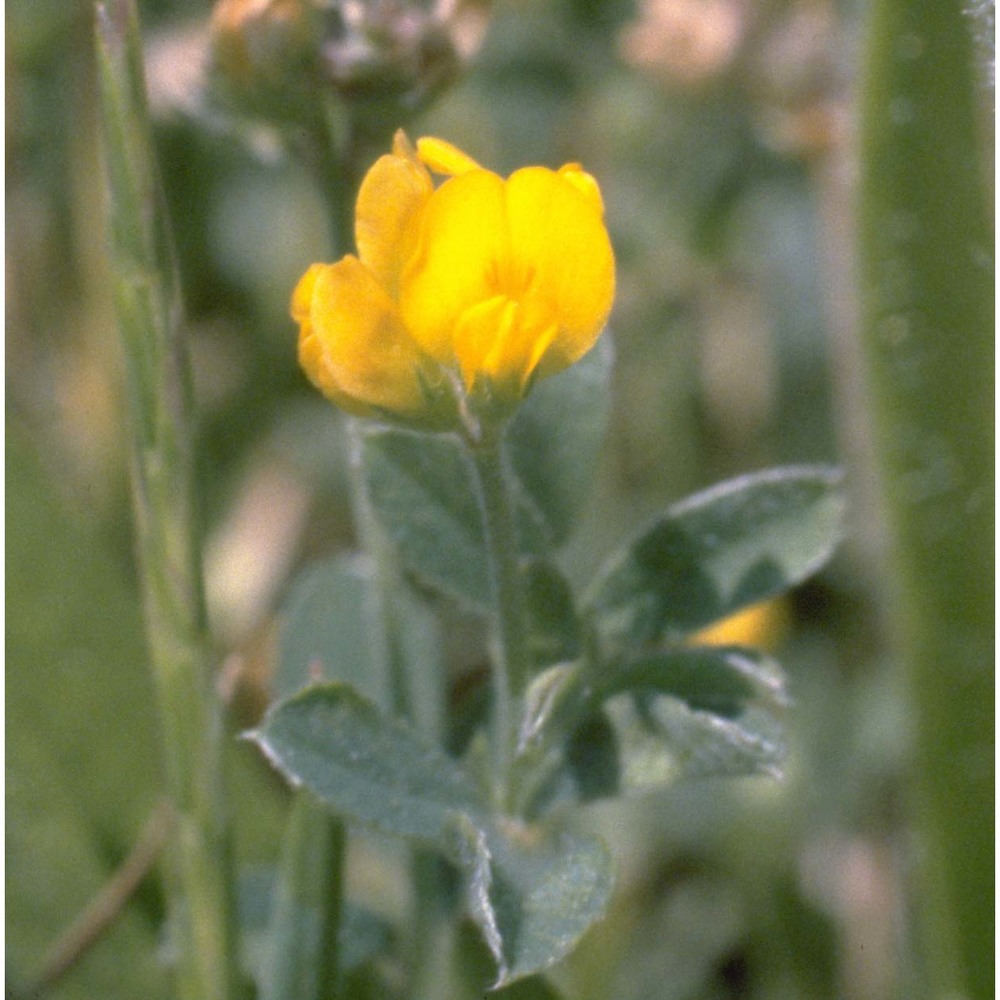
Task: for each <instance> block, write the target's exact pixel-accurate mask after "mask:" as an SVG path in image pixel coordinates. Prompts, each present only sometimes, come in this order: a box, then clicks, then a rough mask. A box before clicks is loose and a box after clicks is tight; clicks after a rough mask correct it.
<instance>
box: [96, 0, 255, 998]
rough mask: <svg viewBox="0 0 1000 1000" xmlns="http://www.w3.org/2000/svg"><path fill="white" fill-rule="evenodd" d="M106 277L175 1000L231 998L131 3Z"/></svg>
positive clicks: (104, 117)
mask: <svg viewBox="0 0 1000 1000" xmlns="http://www.w3.org/2000/svg"><path fill="white" fill-rule="evenodd" d="M96 36H97V37H96V41H97V66H98V73H99V84H100V100H101V125H102V130H103V134H104V153H105V163H106V170H107V177H108V188H109V217H110V228H111V234H112V251H113V258H114V260H113V264H114V266H113V277H114V284H115V301H116V306H117V311H118V321H119V330H120V335H121V344H122V351H123V356H124V372H125V384H126V395H127V402H128V415H127V416H128V422H129V438H130V449H131V456H130V457H131V470H132V486H133V498H134V509H135V518H136V535H137V539H136V540H137V548H138V556H139V563H140V570H141V577H142V588H143V599H144V605H145V612H146V627H147V635H148V640H149V646H150V653H151V659H152V665H153V673H154V678H155V681H156V686H157V695H158V701H159V708H160V719H161V730H162V739H163V745H164V751H165V758H166V766H167V779H168V785H169V790H170V794H171V797H172V799H173V801H174V805H175V807H176V809H177V815H178V824H177V831H178V833H177V839H176V843H175V845H174V853H173V856H172V865H171V869H170V879H169V882H168V889H169V890H170V896H171V899H170V904H171V906H170V910H171V920H172V927H171V931H172V935H173V938H174V941H173V944H174V947H175V951H176V955H177V960H176V972H177V985H178V991H179V995H180V996H182V997H185V998H190V1000H223V998H228V997H231V996H233V995H234V989H235V983H236V979H235V975H236V974H235V968H236V962H235V954H236V949H235V946H234V934H233V929H232V926H231V923H230V915H231V899H232V895H233V894H232V883H231V878H230V870H229V863H228V850H227V834H226V830H225V824H224V820H223V816H224V811H223V804H222V801H221V798H222V792H223V790H222V782H221V759H220V751H221V735H222V734H221V726H220V719H219V717H218V706H217V705H216V703H215V700H214V694H213V685H212V677H211V651H210V646H209V641H208V635H207V630H206V624H205V608H204V593H203V581H202V576H201V568H200V567H201V553H200V545H199V539H198V534H197V528H196V518H195V515H194V509H193V508H194V482H193V475H192V461H191V431H190V414H191V405H190V399H191V393H190V373H189V371H188V364H187V358H186V354H185V347H184V342H183V340H182V338H181V334H180V327H179V316H180V305H179V293H178V287H177V279H176V276H175V269H174V263H173V258H172V254H171V250H170V243H169V239H168V234H167V224H166V213H165V211H164V206H163V202H162V195H161V193H160V188H159V182H158V176H157V172H156V168H155V162H154V157H153V148H152V139H151V133H150V126H149V115H148V110H147V106H146V92H145V82H144V75H143V68H142V50H141V46H140V41H139V30H138V20H137V16H136V12H135V7H134V4H133V3H131V2H128V0H110V2H108V3H106V4H101V5H98V7H97V8H96Z"/></svg>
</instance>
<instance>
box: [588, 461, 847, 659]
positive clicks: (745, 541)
mask: <svg viewBox="0 0 1000 1000" xmlns="http://www.w3.org/2000/svg"><path fill="white" fill-rule="evenodd" d="M838 481H839V475H838V474H837V473H836V472H835V471H834V470H832V469H829V468H824V467H789V468H782V469H772V470H768V471H766V472H758V473H754V474H751V475H746V476H741V477H739V478H738V479H734V480H731V481H729V482H726V483H722V484H720V485H718V486H715V487H713V488H712V489H709V490H706V491H705V492H703V493H699V494H697V495H696V496H693V497H690V498H689V499H687V500H684V501H682V502H681V503H679V504H676V505H675V506H673V507H671V508H670V509H669V510H668V511H667V512H666V514H665V515H664V516H663V517H661V518H660V519H658V520H656V521H654V523H653V524H652V525H651V526H649V527H648V528H646V529H645V530H644V531H643V532H642V533H641V534H639V535H638V537H636V538H635V539H634V540H633V541H632V542H631V543H629V544H628V545H627V546H625V547H624V548H623V549H622V550H621V551H619V552H618V553H617V554H616V555H615V556H614V557H612V559H611V560H610V561H609V562H608V563H607V564H606V566H605V567H604V569H603V570H602V571H601V573H600V574H599V576H598V579H597V580H596V582H595V584H594V585H593V587H592V588H591V594H590V597H589V601H588V606H589V608H590V609H591V610H592V612H593V614H594V616H595V620H596V623H597V626H598V628H599V630H600V633H601V634H602V636H603V637H604V639H605V640H606V641H607V642H608V644H609V646H610V647H611V648H618V649H622V648H624V649H626V650H627V649H636V648H641V647H643V646H646V645H648V644H650V643H653V642H656V641H659V640H661V639H664V638H667V639H677V638H682V637H683V636H685V635H688V634H690V633H691V632H694V631H696V630H697V629H699V628H703V627H704V626H706V625H709V624H711V623H712V622H714V621H717V620H719V619H721V618H725V617H726V616H727V615H730V614H732V613H733V612H734V611H737V610H739V609H740V608H742V607H745V606H747V605H749V604H753V603H755V602H757V601H760V600H763V599H765V598H767V597H771V596H773V595H775V594H778V593H781V592H782V591H784V590H787V589H788V588H789V587H791V586H793V585H794V584H796V583H799V582H800V581H802V580H804V579H805V578H806V577H807V576H809V575H810V574H812V573H814V572H815V571H816V570H817V569H819V567H820V566H822V564H823V563H824V562H825V561H826V560H827V559H828V558H829V557H830V555H831V553H832V552H833V548H834V546H835V545H836V543H837V541H838V539H839V537H840V533H841V521H842V516H843V499H842V497H841V495H840V493H839V491H838V489H837V483H838Z"/></svg>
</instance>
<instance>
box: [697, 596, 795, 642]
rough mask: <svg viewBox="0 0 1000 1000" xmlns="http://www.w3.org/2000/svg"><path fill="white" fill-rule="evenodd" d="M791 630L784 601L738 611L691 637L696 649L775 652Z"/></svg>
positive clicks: (775, 599) (766, 603)
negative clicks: (729, 648)
mask: <svg viewBox="0 0 1000 1000" xmlns="http://www.w3.org/2000/svg"><path fill="white" fill-rule="evenodd" d="M788 626H789V610H788V606H787V604H786V603H785V601H783V600H782V599H781V598H773V599H772V600H770V601H761V602H760V603H759V604H751V605H750V606H749V607H746V608H743V610H742V611H737V612H736V613H735V614H733V615H730V616H729V617H728V618H723V619H722V621H720V622H716V623H715V624H714V625H709V626H708V628H704V629H702V630H701V631H700V632H696V633H695V634H694V635H692V636H690V637H689V639H688V642H690V643H692V644H693V645H696V646H750V647H753V648H757V649H765V650H773V649H774V648H775V647H776V646H777V645H778V644H779V643H780V642H781V640H782V638H783V637H784V635H785V633H786V632H787V631H788Z"/></svg>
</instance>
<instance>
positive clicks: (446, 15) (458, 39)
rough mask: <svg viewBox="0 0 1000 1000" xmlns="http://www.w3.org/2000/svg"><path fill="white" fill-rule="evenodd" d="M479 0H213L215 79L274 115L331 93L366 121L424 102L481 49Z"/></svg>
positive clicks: (297, 110)
mask: <svg viewBox="0 0 1000 1000" xmlns="http://www.w3.org/2000/svg"><path fill="white" fill-rule="evenodd" d="M487 7H488V4H487V3H486V0H441V2H438V3H437V4H435V5H434V6H431V7H428V6H427V5H426V4H420V3H416V2H415V0H372V2H367V3H362V2H360V0H343V2H341V3H331V2H329V0H219V2H218V3H217V4H216V7H215V11H214V14H213V17H212V67H213V71H214V74H213V75H214V79H215V83H216V87H217V89H218V90H219V91H221V93H222V94H223V95H224V96H225V97H226V98H228V100H229V103H231V104H234V105H235V106H236V107H238V108H239V109H240V110H242V111H244V112H245V113H249V114H251V115H253V116H257V117H264V118H266V119H268V120H270V121H272V122H274V123H275V124H286V123H292V124H295V123H300V122H302V121H308V120H310V119H315V117H316V116H318V115H321V114H322V113H323V108H322V106H323V102H322V100H321V97H322V94H323V93H324V92H327V93H335V94H337V95H339V96H340V97H342V98H344V99H346V100H347V101H348V102H349V106H350V107H353V108H356V109H357V108H359V107H360V108H362V109H363V110H364V114H363V115H358V116H356V117H357V118H358V120H360V121H362V122H363V123H366V124H370V120H371V119H372V117H373V116H374V117H375V118H376V119H380V118H381V117H383V115H381V114H380V112H381V111H383V110H384V112H385V115H384V117H387V118H391V119H392V121H393V122H395V123H398V121H399V120H400V119H401V118H404V117H406V116H407V115H408V114H412V113H413V112H415V111H416V110H418V109H419V108H421V107H423V106H425V105H426V104H427V103H428V102H429V100H430V99H431V98H433V97H434V95H436V94H437V93H438V92H439V91H440V90H441V89H442V88H443V87H444V86H445V85H446V84H447V83H448V82H449V81H451V80H452V79H453V78H454V77H455V76H456V75H457V73H458V71H459V70H460V69H461V65H462V63H463V61H464V60H465V59H468V58H469V57H470V56H471V55H472V54H474V52H475V51H476V50H477V49H478V46H479V43H480V41H481V39H482V35H483V32H484V30H485V25H486V12H487Z"/></svg>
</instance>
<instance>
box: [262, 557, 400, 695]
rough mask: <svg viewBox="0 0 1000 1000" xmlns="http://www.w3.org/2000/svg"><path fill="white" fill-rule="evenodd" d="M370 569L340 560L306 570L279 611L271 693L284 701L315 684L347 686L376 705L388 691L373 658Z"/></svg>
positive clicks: (351, 560)
mask: <svg viewBox="0 0 1000 1000" xmlns="http://www.w3.org/2000/svg"><path fill="white" fill-rule="evenodd" d="M370 587H371V569H370V567H369V566H368V564H367V563H366V561H365V560H363V559H362V558H349V557H345V556H338V557H336V558H334V559H331V560H328V561H324V562H320V563H316V564H314V565H312V566H309V567H307V568H306V569H305V570H304V571H303V572H302V573H301V574H300V575H299V576H298V577H297V578H296V579H295V581H294V582H293V584H292V587H291V590H290V591H289V594H288V599H287V601H286V602H285V606H284V609H283V611H282V615H281V617H282V625H281V633H280V637H279V640H278V665H277V668H276V670H275V674H274V681H273V685H272V687H273V690H274V695H275V699H276V700H280V699H282V698H287V697H289V696H291V695H293V694H295V693H297V692H298V691H301V690H302V689H303V688H304V687H308V686H309V685H310V684H315V683H316V682H317V681H320V680H324V681H345V682H346V683H348V684H350V685H351V686H352V687H354V688H356V689H357V690H358V691H360V692H361V693H362V694H363V695H364V696H365V697H366V698H368V700H369V701H372V702H374V703H375V704H377V705H385V704H387V699H388V691H387V690H386V689H385V684H384V678H381V677H380V676H379V672H378V670H377V667H376V663H375V658H374V657H373V656H372V652H371V645H370V640H369V636H370V635H371V629H370V628H369V624H368V615H369V613H370V601H369V591H370Z"/></svg>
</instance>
